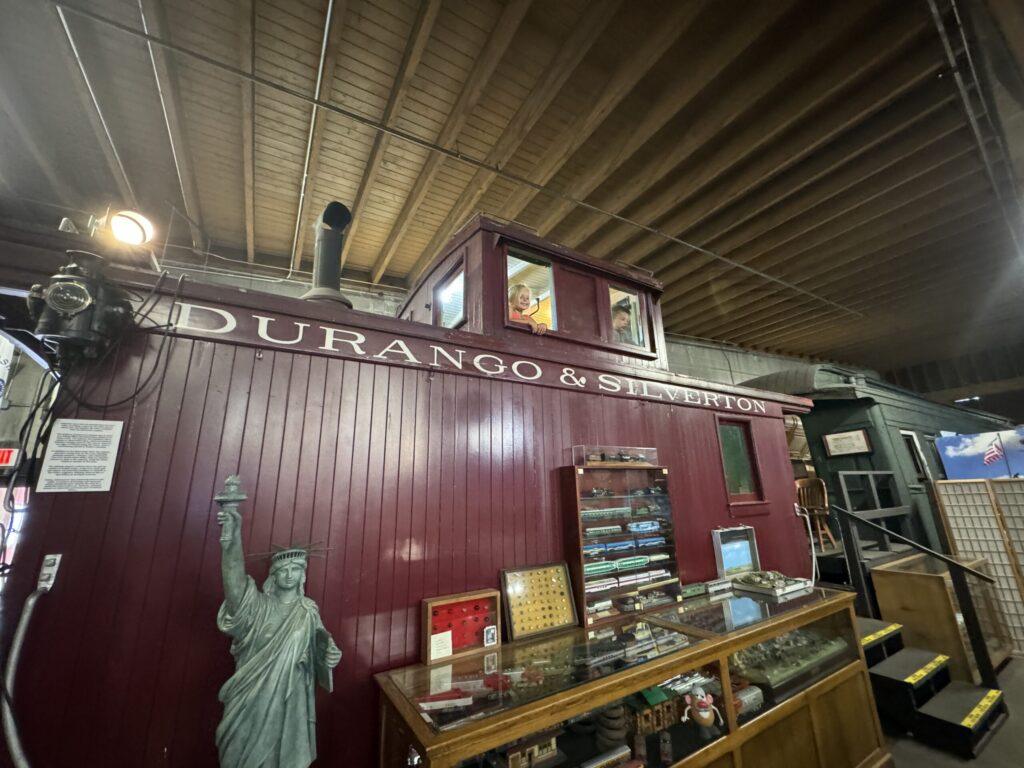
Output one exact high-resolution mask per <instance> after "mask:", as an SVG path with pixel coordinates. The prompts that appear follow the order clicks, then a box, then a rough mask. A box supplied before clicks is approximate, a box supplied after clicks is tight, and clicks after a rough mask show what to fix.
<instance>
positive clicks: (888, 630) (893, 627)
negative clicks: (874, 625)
mask: <svg viewBox="0 0 1024 768" xmlns="http://www.w3.org/2000/svg"><path fill="white" fill-rule="evenodd" d="M901 629H903V625H902V624H890V625H889V626H888V627H882V629H880V630H878V631H877V632H872V633H871V634H870V635H868V636H866V637H862V638H861V639H860V644H861V645H871V644H872V643H873V642H875V640H881V639H882V638H883V637H885V636H886V635H891V634H892V633H893V632H897V631H899V630H901Z"/></svg>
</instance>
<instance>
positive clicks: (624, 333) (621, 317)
mask: <svg viewBox="0 0 1024 768" xmlns="http://www.w3.org/2000/svg"><path fill="white" fill-rule="evenodd" d="M608 301H609V303H610V305H611V314H612V325H611V329H612V334H611V341H613V342H615V343H616V344H632V345H633V346H637V347H642V346H644V323H643V319H644V318H643V315H642V314H641V305H640V296H639V294H637V293H635V292H633V291H627V290H623V289H622V288H615V287H613V286H609V287H608Z"/></svg>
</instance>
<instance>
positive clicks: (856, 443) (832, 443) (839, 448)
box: [821, 429, 872, 456]
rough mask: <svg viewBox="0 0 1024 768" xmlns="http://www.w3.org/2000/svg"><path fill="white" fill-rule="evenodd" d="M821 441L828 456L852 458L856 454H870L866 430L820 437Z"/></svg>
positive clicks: (869, 441)
mask: <svg viewBox="0 0 1024 768" xmlns="http://www.w3.org/2000/svg"><path fill="white" fill-rule="evenodd" d="M821 439H822V440H824V441H825V453H827V454H828V455H829V456H852V455H854V454H858V453H871V450H872V449H871V440H870V439H868V431H867V430H866V429H854V430H852V431H850V432H836V433H835V434H831V435H822V437H821Z"/></svg>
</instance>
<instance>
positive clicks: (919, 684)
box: [868, 648, 949, 732]
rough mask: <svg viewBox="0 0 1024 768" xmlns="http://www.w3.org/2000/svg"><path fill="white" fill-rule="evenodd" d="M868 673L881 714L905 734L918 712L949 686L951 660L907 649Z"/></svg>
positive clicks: (919, 650)
mask: <svg viewBox="0 0 1024 768" xmlns="http://www.w3.org/2000/svg"><path fill="white" fill-rule="evenodd" d="M868 672H869V673H870V675H871V685H872V687H873V688H874V690H875V702H876V703H877V705H878V712H879V714H880V715H882V717H883V718H884V719H886V720H887V721H888V722H890V723H891V724H893V725H895V726H896V727H897V728H898V729H899V730H901V731H903V732H906V731H910V730H911V729H912V728H913V726H914V724H915V722H916V718H917V711H918V709H920V708H921V707H922V706H924V705H925V704H926V703H927V702H928V701H929V700H930V699H931V698H932V696H934V695H935V694H936V693H937V692H938V691H940V690H942V689H943V688H945V687H946V686H947V685H948V684H949V657H948V656H944V655H943V654H941V653H935V651H926V650H923V649H921V648H904V649H903V650H901V651H897V652H896V653H894V654H893V655H892V656H889V657H888V658H886V659H884V660H882V661H880V662H878V663H877V664H875V665H874V666H873V667H871V668H870V669H869V670H868Z"/></svg>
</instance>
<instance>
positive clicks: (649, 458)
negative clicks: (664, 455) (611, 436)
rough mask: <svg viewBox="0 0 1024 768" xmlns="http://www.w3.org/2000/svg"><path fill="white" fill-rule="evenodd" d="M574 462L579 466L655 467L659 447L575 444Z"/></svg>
mask: <svg viewBox="0 0 1024 768" xmlns="http://www.w3.org/2000/svg"><path fill="white" fill-rule="evenodd" d="M572 463H573V464H575V465H576V466H577V467H620V468H621V467H636V466H641V467H654V466H657V464H658V449H657V448H636V447H634V446H631V445H574V446H573V447H572Z"/></svg>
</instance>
